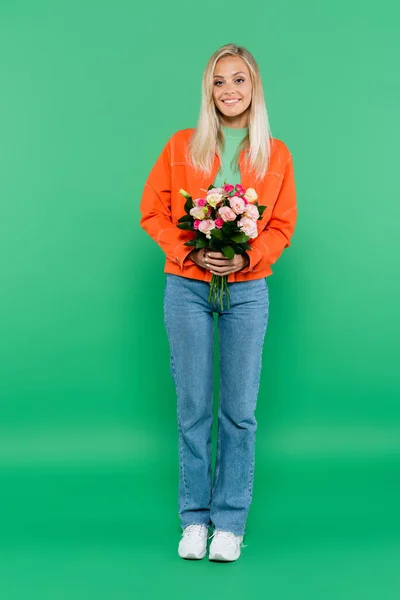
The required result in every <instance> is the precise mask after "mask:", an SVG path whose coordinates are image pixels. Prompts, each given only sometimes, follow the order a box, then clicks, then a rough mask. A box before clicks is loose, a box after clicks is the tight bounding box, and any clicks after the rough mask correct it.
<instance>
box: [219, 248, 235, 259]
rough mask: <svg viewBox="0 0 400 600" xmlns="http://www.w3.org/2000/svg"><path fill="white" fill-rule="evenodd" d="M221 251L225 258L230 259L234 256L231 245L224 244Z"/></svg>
mask: <svg viewBox="0 0 400 600" xmlns="http://www.w3.org/2000/svg"><path fill="white" fill-rule="evenodd" d="M222 252H223V254H224V256H226V258H229V260H232V258H233V257H234V256H235V251H234V249H233V248H232V247H231V246H224V247H223V248H222Z"/></svg>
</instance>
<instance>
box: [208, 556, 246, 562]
mask: <svg viewBox="0 0 400 600" xmlns="http://www.w3.org/2000/svg"><path fill="white" fill-rule="evenodd" d="M239 556H240V554H238V556H236V557H235V558H225V556H224V555H223V554H210V555H209V557H208V560H212V561H215V562H233V561H235V560H237V559H238V558H239Z"/></svg>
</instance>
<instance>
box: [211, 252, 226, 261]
mask: <svg viewBox="0 0 400 600" xmlns="http://www.w3.org/2000/svg"><path fill="white" fill-rule="evenodd" d="M206 254H207V258H222V259H225V260H229V259H228V258H226V256H225V254H223V252H207V253H206Z"/></svg>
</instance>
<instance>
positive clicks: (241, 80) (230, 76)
mask: <svg viewBox="0 0 400 600" xmlns="http://www.w3.org/2000/svg"><path fill="white" fill-rule="evenodd" d="M251 93H252V85H251V80H250V73H249V69H248V67H247V64H246V63H245V61H244V60H243V59H242V58H240V56H224V57H223V58H220V59H219V60H218V61H217V63H216V64H215V68H214V81H213V98H214V102H215V105H216V107H217V108H218V110H219V111H220V113H221V121H222V125H225V126H227V127H238V128H241V127H248V119H249V113H250V108H249V107H250V103H251ZM229 101H231V102H229Z"/></svg>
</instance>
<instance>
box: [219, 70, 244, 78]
mask: <svg viewBox="0 0 400 600" xmlns="http://www.w3.org/2000/svg"><path fill="white" fill-rule="evenodd" d="M239 73H243V75H246V73H245V72H244V71H237V72H236V73H234V74H233V75H232V77H235V75H239ZM215 77H220V78H221V79H225V77H222V75H214V79H215Z"/></svg>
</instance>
